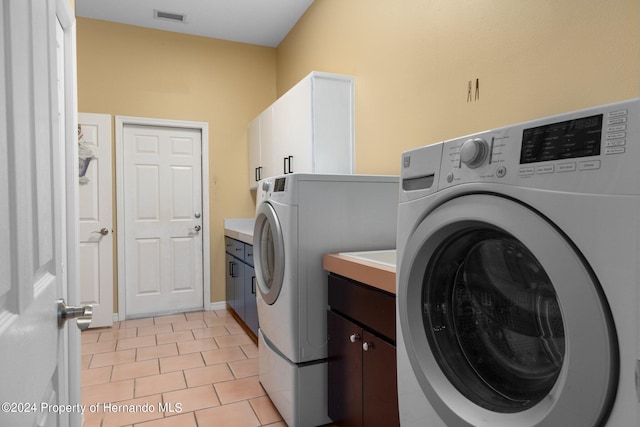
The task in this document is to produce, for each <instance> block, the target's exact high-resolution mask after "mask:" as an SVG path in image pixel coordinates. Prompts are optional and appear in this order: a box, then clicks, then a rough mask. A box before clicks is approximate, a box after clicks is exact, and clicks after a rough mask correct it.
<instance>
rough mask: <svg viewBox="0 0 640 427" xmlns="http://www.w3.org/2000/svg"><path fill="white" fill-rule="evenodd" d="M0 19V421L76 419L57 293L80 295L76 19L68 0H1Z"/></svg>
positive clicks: (73, 338)
mask: <svg viewBox="0 0 640 427" xmlns="http://www.w3.org/2000/svg"><path fill="white" fill-rule="evenodd" d="M61 13H62V15H63V16H61V19H60V20H58V19H57V16H58V17H60V14H61ZM0 22H2V23H3V24H2V26H0V81H3V82H4V83H3V84H2V85H0V224H1V226H0V346H1V348H2V350H1V351H0V385H1V386H0V425H2V426H16V427H18V426H78V425H80V422H81V413H80V412H81V408H80V406H79V403H80V402H79V380H78V377H79V371H80V367H79V340H80V335H79V331H78V330H77V329H76V328H75V325H74V324H71V325H70V326H72V328H73V329H71V328H69V326H64V327H62V328H59V327H58V315H57V309H58V304H57V300H58V298H67V299H74V298H75V296H76V295H77V293H76V292H75V289H72V288H73V286H74V280H69V276H71V275H72V274H73V273H71V270H70V269H72V268H75V267H76V263H75V260H74V259H73V257H72V256H70V257H68V256H67V252H68V251H69V246H67V237H68V233H69V228H71V227H68V225H67V219H66V210H67V209H69V208H70V207H72V206H73V202H71V204H69V201H68V199H67V197H71V199H72V200H73V194H72V193H71V192H68V191H67V189H68V188H70V187H69V182H68V181H69V174H67V173H66V170H68V167H65V157H66V156H65V150H71V151H73V146H71V147H69V145H68V144H66V143H65V142H66V141H69V142H72V141H73V139H69V138H68V137H67V135H68V129H69V127H70V126H68V124H69V123H68V122H69V121H70V120H71V121H73V120H74V116H73V115H69V114H65V112H68V111H69V108H67V105H68V103H69V102H71V103H73V100H70V99H68V98H69V97H68V96H65V95H68V94H69V91H70V90H71V93H72V94H73V90H72V89H69V88H70V86H72V85H70V80H69V79H70V75H72V74H69V73H67V72H66V71H67V70H69V69H70V65H72V63H73V60H72V59H70V58H73V57H74V56H75V53H73V52H69V46H71V47H74V46H75V45H74V44H73V43H72V42H70V40H71V39H70V37H74V34H75V33H74V31H75V30H74V25H75V23H74V20H73V13H72V12H71V9H70V6H69V4H68V2H67V1H66V0H64V1H63V2H62V1H56V0H30V1H25V0H3V1H2V3H1V4H0ZM70 43H71V44H70ZM67 159H68V157H67ZM76 162H77V160H76ZM69 193H71V194H69ZM71 235H74V234H73V233H71ZM70 244H71V245H72V244H73V243H70ZM69 253H71V254H72V253H74V252H73V250H71V251H69ZM68 302H69V301H68ZM71 302H75V303H77V302H78V301H71ZM73 323H75V322H73ZM70 379H71V380H70ZM74 399H75V401H72V400H74ZM59 405H70V406H68V407H67V406H65V407H64V408H65V409H67V408H68V409H69V411H66V410H65V411H60V408H62V406H59Z"/></svg>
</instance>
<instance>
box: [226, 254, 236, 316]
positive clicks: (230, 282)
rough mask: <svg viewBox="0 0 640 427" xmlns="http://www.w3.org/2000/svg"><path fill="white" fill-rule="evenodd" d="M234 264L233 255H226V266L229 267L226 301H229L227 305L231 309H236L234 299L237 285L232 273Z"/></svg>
mask: <svg viewBox="0 0 640 427" xmlns="http://www.w3.org/2000/svg"><path fill="white" fill-rule="evenodd" d="M233 262H234V259H233V257H232V256H231V255H229V254H228V253H227V254H225V264H226V266H227V268H226V269H227V271H226V274H225V299H226V300H227V305H228V306H230V307H231V308H234V306H233V297H234V289H233V288H234V285H235V278H234V277H233V275H232V273H233V268H234V267H233Z"/></svg>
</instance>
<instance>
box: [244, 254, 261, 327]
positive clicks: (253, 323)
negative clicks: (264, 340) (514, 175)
mask: <svg viewBox="0 0 640 427" xmlns="http://www.w3.org/2000/svg"><path fill="white" fill-rule="evenodd" d="M243 265H244V322H245V323H246V324H247V326H248V327H249V329H251V331H253V333H254V334H256V335H258V307H257V305H256V270H255V269H254V268H253V267H251V266H250V265H248V264H243Z"/></svg>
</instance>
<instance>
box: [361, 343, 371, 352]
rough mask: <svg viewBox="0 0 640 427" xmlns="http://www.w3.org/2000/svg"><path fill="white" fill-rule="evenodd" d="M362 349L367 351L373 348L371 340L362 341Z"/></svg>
mask: <svg viewBox="0 0 640 427" xmlns="http://www.w3.org/2000/svg"><path fill="white" fill-rule="evenodd" d="M362 349H363V350H364V351H369V350H372V349H373V343H372V342H363V343H362Z"/></svg>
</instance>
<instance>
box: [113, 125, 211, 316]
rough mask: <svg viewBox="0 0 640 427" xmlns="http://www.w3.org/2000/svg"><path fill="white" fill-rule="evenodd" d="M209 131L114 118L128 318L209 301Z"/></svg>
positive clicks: (123, 301)
mask: <svg viewBox="0 0 640 427" xmlns="http://www.w3.org/2000/svg"><path fill="white" fill-rule="evenodd" d="M206 130H207V126H206V124H203V123H194V122H178V121H166V120H154V119H139V118H123V117H116V156H117V159H118V160H116V168H117V183H118V192H117V197H118V223H119V224H122V225H121V226H120V227H119V228H118V237H119V238H118V242H119V243H118V260H119V262H118V265H119V267H118V268H119V272H118V274H119V295H120V297H119V301H118V306H119V311H120V313H121V314H124V315H125V316H126V317H128V318H131V317H139V316H144V315H148V314H158V313H170V312H175V311H180V310H189V309H198V308H203V306H205V303H204V301H207V304H208V303H209V302H208V301H209V300H210V289H209V287H208V286H204V283H207V284H208V283H209V268H208V266H209V239H208V223H209V212H208V185H207V182H208V178H207V176H208V174H207V168H206V165H207V163H208V161H207V157H208V152H207V148H206V147H207V143H206V141H207V135H206ZM198 228H199V229H198ZM203 267H204V268H203ZM120 318H121V319H122V316H121V317H120Z"/></svg>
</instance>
